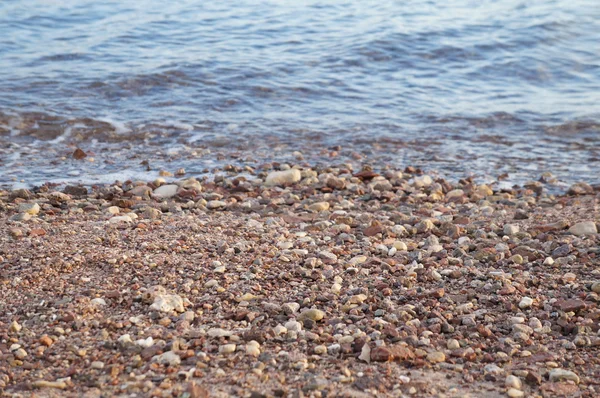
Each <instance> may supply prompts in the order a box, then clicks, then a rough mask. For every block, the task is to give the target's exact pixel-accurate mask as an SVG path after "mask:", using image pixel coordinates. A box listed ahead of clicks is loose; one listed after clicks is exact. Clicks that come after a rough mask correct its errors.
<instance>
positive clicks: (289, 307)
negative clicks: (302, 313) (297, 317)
mask: <svg viewBox="0 0 600 398" xmlns="http://www.w3.org/2000/svg"><path fill="white" fill-rule="evenodd" d="M281 308H282V309H283V312H285V313H286V314H287V315H292V314H295V313H296V312H297V311H298V310H299V309H300V304H298V303H293V302H292V303H285V304H284V305H282V306H281Z"/></svg>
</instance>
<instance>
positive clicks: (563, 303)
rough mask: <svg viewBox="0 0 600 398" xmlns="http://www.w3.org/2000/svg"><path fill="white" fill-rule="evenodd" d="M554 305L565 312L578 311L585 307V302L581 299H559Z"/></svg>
mask: <svg viewBox="0 0 600 398" xmlns="http://www.w3.org/2000/svg"><path fill="white" fill-rule="evenodd" d="M554 306H555V307H557V308H558V309H560V310H561V311H564V312H576V311H579V310H582V309H584V308H585V303H584V302H583V301H581V300H575V299H570V300H558V301H557V302H556V303H554Z"/></svg>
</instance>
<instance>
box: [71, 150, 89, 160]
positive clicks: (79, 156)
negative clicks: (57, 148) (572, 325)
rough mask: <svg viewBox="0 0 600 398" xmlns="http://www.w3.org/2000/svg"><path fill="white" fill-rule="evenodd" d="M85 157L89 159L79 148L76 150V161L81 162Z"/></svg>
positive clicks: (74, 153)
mask: <svg viewBox="0 0 600 398" xmlns="http://www.w3.org/2000/svg"><path fill="white" fill-rule="evenodd" d="M85 157H87V153H85V152H83V151H82V150H81V149H79V148H77V149H75V152H73V158H74V159H77V160H81V159H83V158H85Z"/></svg>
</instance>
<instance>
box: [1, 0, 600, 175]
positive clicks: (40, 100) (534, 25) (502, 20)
mask: <svg viewBox="0 0 600 398" xmlns="http://www.w3.org/2000/svg"><path fill="white" fill-rule="evenodd" d="M73 3H74V4H72V5H65V4H64V2H59V1H30V2H22V1H6V0H5V1H3V2H1V3H0V145H1V147H2V148H1V149H0V170H1V171H2V173H0V184H2V185H15V184H17V183H19V182H23V183H24V184H37V183H41V182H44V181H63V180H65V179H67V178H68V179H70V180H74V181H77V180H80V181H85V182H98V181H106V180H107V179H114V178H120V179H122V180H124V179H127V178H144V177H145V176H146V175H148V176H150V175H152V173H153V172H155V170H156V169H158V168H170V169H176V168H178V167H185V168H186V170H188V171H193V172H197V173H201V172H202V171H204V170H205V169H207V168H210V167H211V166H212V165H214V163H213V162H214V160H215V156H214V155H209V154H207V153H206V151H204V148H209V149H210V150H211V151H212V153H213V154H214V153H215V152H222V153H223V154H224V155H225V159H224V160H223V161H224V162H228V163H235V161H236V159H237V156H238V155H236V153H237V154H239V156H242V158H244V157H252V158H258V159H261V160H263V159H268V158H269V157H273V156H278V157H284V155H286V156H290V157H291V153H292V152H293V151H296V150H299V151H302V152H303V153H304V154H305V157H306V158H307V159H313V158H314V159H315V160H317V161H322V162H325V161H327V159H330V158H329V155H328V154H326V153H322V152H321V150H322V149H323V148H330V147H332V146H336V145H340V146H341V147H342V150H341V151H339V152H340V156H339V159H345V158H344V156H346V157H347V158H351V157H350V156H349V154H350V153H351V152H354V151H356V152H361V153H364V154H366V156H367V157H366V158H365V159H364V161H369V162H372V163H375V162H382V163H386V164H392V165H394V166H405V165H408V164H413V165H418V166H422V167H424V168H427V169H432V170H438V171H439V172H440V173H442V174H445V175H448V176H450V177H457V176H463V175H464V174H470V173H473V174H475V175H477V176H497V175H499V174H502V173H508V174H509V181H512V182H523V181H526V180H529V179H537V178H539V176H540V174H541V173H542V172H544V171H551V172H553V173H554V174H555V175H556V176H557V177H558V178H559V179H560V180H561V181H563V182H565V183H569V182H572V181H576V180H587V181H591V182H594V183H598V182H600V173H599V172H598V171H599V170H600V106H599V104H600V2H598V1H595V0H589V1H588V0H555V1H547V0H543V1H542V0H534V1H527V2H525V1H516V0H505V1H491V0H480V1H457V0H444V1H439V0H434V1H401V2H400V1H385V0H378V1H364V0H363V1H337V0H332V1H328V2H316V1H305V2H289V1H258V0H254V1H238V2H235V6H233V5H232V4H233V3H228V2H195V1H181V2H164V1H153V0H143V1H137V2H98V1H78V2H73ZM75 146H80V147H81V148H83V149H84V150H86V151H88V152H91V153H92V154H93V156H94V158H95V162H86V161H84V162H75V161H71V160H64V159H62V157H64V156H66V155H68V154H69V153H71V152H72V151H73V149H74V147H75ZM231 154H233V155H234V157H233V158H232V157H230V156H229V155H231ZM208 159H210V161H209V160H208ZM142 160H149V161H150V163H151V165H153V169H154V171H153V172H150V173H147V172H146V171H145V168H144V167H142V166H140V162H141V161H142Z"/></svg>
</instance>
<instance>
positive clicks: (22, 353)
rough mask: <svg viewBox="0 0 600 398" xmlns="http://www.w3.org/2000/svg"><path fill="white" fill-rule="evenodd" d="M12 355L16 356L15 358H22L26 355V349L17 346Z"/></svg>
mask: <svg viewBox="0 0 600 398" xmlns="http://www.w3.org/2000/svg"><path fill="white" fill-rule="evenodd" d="M13 355H14V356H15V357H16V358H17V359H23V358H25V357H26V356H27V351H25V350H24V349H22V348H19V349H18V350H16V351H15V352H14V353H13Z"/></svg>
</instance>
